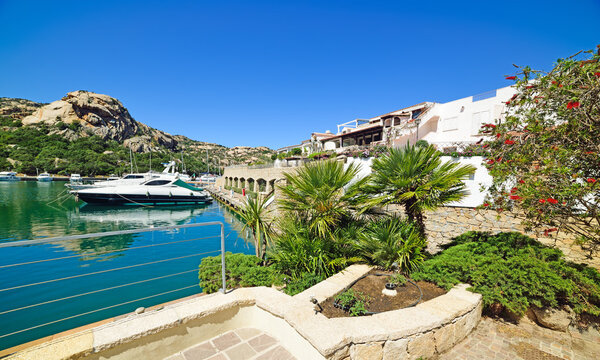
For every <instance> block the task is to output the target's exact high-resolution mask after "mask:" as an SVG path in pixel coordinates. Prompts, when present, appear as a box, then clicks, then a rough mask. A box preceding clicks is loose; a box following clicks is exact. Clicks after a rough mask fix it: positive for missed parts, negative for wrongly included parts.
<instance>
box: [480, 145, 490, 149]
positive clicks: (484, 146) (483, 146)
mask: <svg viewBox="0 0 600 360" xmlns="http://www.w3.org/2000/svg"><path fill="white" fill-rule="evenodd" d="M488 146H489V145H488V144H484V145H482V146H481V147H482V148H484V149H485V148H486V147H488Z"/></svg>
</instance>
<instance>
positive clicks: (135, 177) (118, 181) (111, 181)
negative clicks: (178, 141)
mask: <svg viewBox="0 0 600 360" xmlns="http://www.w3.org/2000/svg"><path fill="white" fill-rule="evenodd" d="M174 169H175V162H174V161H171V162H169V163H167V164H166V165H165V169H164V170H163V172H162V173H159V172H155V171H148V172H146V173H137V174H128V175H125V176H123V177H122V178H120V177H117V176H113V175H111V176H110V177H109V178H108V179H106V180H102V181H94V182H92V183H89V184H83V183H76V184H74V183H71V184H66V186H67V187H68V188H70V189H73V190H83V189H93V188H101V187H106V186H127V185H139V184H141V183H143V182H146V181H148V180H150V179H156V178H158V177H163V176H166V177H169V176H170V177H172V178H175V177H176V176H177V173H175V172H174Z"/></svg>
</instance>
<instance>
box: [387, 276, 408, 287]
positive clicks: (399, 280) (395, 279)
mask: <svg viewBox="0 0 600 360" xmlns="http://www.w3.org/2000/svg"><path fill="white" fill-rule="evenodd" d="M388 282H389V283H390V284H396V285H397V286H404V285H406V283H407V282H408V280H406V277H404V275H402V274H394V275H392V276H390V277H389V280H388Z"/></svg>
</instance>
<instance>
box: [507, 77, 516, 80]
mask: <svg viewBox="0 0 600 360" xmlns="http://www.w3.org/2000/svg"><path fill="white" fill-rule="evenodd" d="M506 80H517V77H516V76H507V77H506Z"/></svg>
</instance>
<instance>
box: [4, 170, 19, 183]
mask: <svg viewBox="0 0 600 360" xmlns="http://www.w3.org/2000/svg"><path fill="white" fill-rule="evenodd" d="M19 180H21V179H20V178H19V177H17V173H16V172H14V171H2V172H0V181H19Z"/></svg>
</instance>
